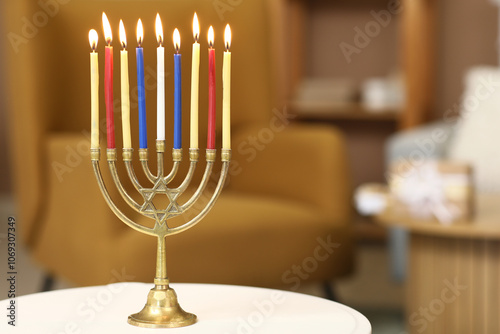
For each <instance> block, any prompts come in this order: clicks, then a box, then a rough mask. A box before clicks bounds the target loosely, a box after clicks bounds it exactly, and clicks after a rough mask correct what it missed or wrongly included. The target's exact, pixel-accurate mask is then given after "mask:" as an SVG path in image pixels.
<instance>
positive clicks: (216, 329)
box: [0, 283, 371, 334]
mask: <svg viewBox="0 0 500 334" xmlns="http://www.w3.org/2000/svg"><path fill="white" fill-rule="evenodd" d="M152 287H153V286H152V284H145V283H116V284H110V285H103V286H95V287H86V288H75V289H67V290H57V291H51V292H45V293H36V294H32V295H27V296H22V297H19V298H17V300H16V318H17V319H16V327H15V328H14V327H12V326H10V325H8V324H7V321H8V318H6V317H5V316H2V317H1V318H2V320H1V323H0V333H29V334H32V333H57V334H59V333H68V334H69V333H71V334H73V333H75V334H76V333H81V334H84V333H92V334H97V333H106V334H109V333H121V334H122V333H124V334H126V333H149V334H151V333H153V332H155V331H157V332H160V331H161V332H168V333H171V334H176V333H183V334H190V333H198V334H199V333H203V334H210V333H214V334H230V333H235V334H236V333H238V334H239V333H242V334H243V333H262V334H267V333H275V334H276V333H278V334H281V333H287V334H293V333H300V334H303V333H315V334H322V333H330V334H335V333H339V334H369V333H371V326H370V323H369V322H368V320H367V319H366V318H365V317H364V316H363V315H362V314H361V313H359V312H357V311H355V310H353V309H351V308H349V307H347V306H344V305H342V304H339V303H335V302H332V301H329V300H326V299H322V298H318V297H313V296H308V295H303V294H299V293H294V292H287V291H280V290H271V289H263V288H253V287H243V286H232V285H215V284H172V288H174V289H175V291H176V292H177V295H178V298H179V302H180V305H181V306H182V308H183V309H184V310H186V311H188V312H192V313H195V314H196V315H197V316H198V322H197V323H196V324H194V325H192V326H187V327H183V328H172V329H146V328H138V327H134V326H131V325H129V324H128V323H127V317H128V316H129V315H130V314H132V313H136V312H138V311H139V310H140V309H142V307H143V306H144V303H145V302H146V296H147V294H148V292H149V290H150V289H151V288H152ZM8 303H9V300H2V301H0V309H1V310H3V311H2V314H5V313H6V312H7V311H6V308H7V306H8Z"/></svg>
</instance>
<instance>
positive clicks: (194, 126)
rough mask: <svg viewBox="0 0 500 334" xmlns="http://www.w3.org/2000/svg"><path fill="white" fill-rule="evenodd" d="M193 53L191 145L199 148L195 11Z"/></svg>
mask: <svg viewBox="0 0 500 334" xmlns="http://www.w3.org/2000/svg"><path fill="white" fill-rule="evenodd" d="M193 37H194V43H193V54H192V60H191V123H190V146H189V147H191V148H198V101H199V87H200V43H198V39H199V37H200V24H199V22H198V15H196V13H194V18H193Z"/></svg>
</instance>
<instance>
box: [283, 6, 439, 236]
mask: <svg viewBox="0 0 500 334" xmlns="http://www.w3.org/2000/svg"><path fill="white" fill-rule="evenodd" d="M277 3H279V6H280V9H279V12H280V13H281V15H280V19H277V21H276V24H277V25H279V30H278V31H279V32H280V33H279V35H278V36H277V39H276V45H277V46H278V47H280V48H281V50H282V51H283V56H282V57H281V59H282V61H281V62H280V65H281V68H279V69H277V70H278V71H280V73H279V74H280V75H279V77H280V78H281V81H280V82H279V83H278V85H279V87H282V88H283V89H282V91H281V93H282V96H283V98H284V99H285V100H287V101H288V104H289V107H290V108H291V110H292V112H295V113H297V114H298V115H299V119H300V120H301V121H308V122H320V123H331V124H334V125H336V126H337V127H339V128H341V129H342V130H343V132H344V133H345V135H346V139H347V147H348V154H349V159H350V164H351V170H352V178H353V186H354V187H356V186H358V185H360V184H362V183H366V182H385V176H384V174H385V170H386V166H385V161H384V157H385V150H384V145H385V142H386V140H387V138H388V137H389V136H390V135H392V134H393V133H394V132H395V131H397V130H399V129H405V128H411V127H414V126H417V125H419V124H422V123H425V122H426V121H427V120H429V118H430V115H431V106H432V104H433V100H434V91H435V89H434V81H435V80H434V72H435V71H434V66H435V65H434V53H435V45H434V44H435V38H434V37H435V35H436V34H435V15H436V6H437V3H436V1H433V0H355V1H348V0H337V1H328V0H309V1H307V0H279V1H278V2H277ZM395 69H397V70H399V71H401V72H402V74H403V78H404V79H403V80H404V87H405V88H404V89H405V104H404V105H403V106H402V108H401V110H395V109H388V110H384V111H378V112H376V113H373V112H368V111H367V110H366V109H365V108H364V107H363V106H362V105H361V104H360V103H356V102H354V103H352V104H349V105H347V106H342V107H324V106H323V107H318V106H315V105H309V106H308V105H307V104H303V103H296V101H294V94H295V92H296V89H297V86H298V85H300V83H301V82H302V81H303V80H304V79H307V78H311V77H314V78H333V77H340V78H349V79H351V80H354V81H356V82H357V83H358V84H361V82H362V81H363V80H365V79H366V78H369V77H374V76H385V75H387V74H388V73H389V72H390V71H393V70H395ZM367 221H369V220H366V219H357V222H358V223H359V224H357V225H359V226H360V227H362V232H360V233H358V234H361V235H360V237H361V238H362V239H365V238H368V239H370V238H371V236H373V238H374V239H380V236H382V238H383V235H384V233H381V232H380V229H377V228H376V227H375V228H374V229H372V228H371V227H369V224H367ZM366 227H368V229H366Z"/></svg>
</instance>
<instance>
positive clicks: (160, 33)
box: [156, 13, 163, 46]
mask: <svg viewBox="0 0 500 334" xmlns="http://www.w3.org/2000/svg"><path fill="white" fill-rule="evenodd" d="M156 39H157V40H158V45H159V46H163V26H162V24H161V19H160V14H158V13H156Z"/></svg>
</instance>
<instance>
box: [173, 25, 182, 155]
mask: <svg viewBox="0 0 500 334" xmlns="http://www.w3.org/2000/svg"><path fill="white" fill-rule="evenodd" d="M173 39H174V48H175V54H174V83H175V85H174V148H175V149H179V148H181V147H182V132H181V127H182V92H181V87H182V86H181V54H180V53H179V49H180V48H181V36H180V34H179V30H178V29H177V28H175V30H174V36H173Z"/></svg>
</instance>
